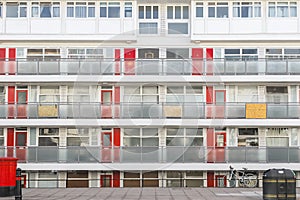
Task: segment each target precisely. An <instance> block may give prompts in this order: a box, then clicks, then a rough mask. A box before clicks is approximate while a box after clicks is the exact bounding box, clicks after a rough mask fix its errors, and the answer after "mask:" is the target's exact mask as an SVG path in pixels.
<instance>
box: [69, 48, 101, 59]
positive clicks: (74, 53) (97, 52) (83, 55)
mask: <svg viewBox="0 0 300 200" xmlns="http://www.w3.org/2000/svg"><path fill="white" fill-rule="evenodd" d="M103 57H104V55H103V49H98V48H86V49H85V48H70V49H68V58H74V59H89V58H95V59H102V58H103Z"/></svg>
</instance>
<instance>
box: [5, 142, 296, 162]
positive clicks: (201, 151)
mask: <svg viewBox="0 0 300 200" xmlns="http://www.w3.org/2000/svg"><path fill="white" fill-rule="evenodd" d="M5 156H14V157H17V158H18V159H19V162H26V163H47V162H57V163H104V162H105V163H107V162H108V163H298V162H300V148H299V147H204V146H188V147H177V146H167V147H155V146H153V147H99V146H94V147H92V146H86V147H75V146H74V147H70V146H68V147H44V146H39V147H3V146H2V147H0V157H5Z"/></svg>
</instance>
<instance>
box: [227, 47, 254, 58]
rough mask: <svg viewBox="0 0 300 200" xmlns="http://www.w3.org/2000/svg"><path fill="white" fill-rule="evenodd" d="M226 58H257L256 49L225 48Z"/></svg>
mask: <svg viewBox="0 0 300 200" xmlns="http://www.w3.org/2000/svg"><path fill="white" fill-rule="evenodd" d="M224 54H225V55H224V57H225V59H226V60H257V59H258V51H257V49H225V51H224Z"/></svg>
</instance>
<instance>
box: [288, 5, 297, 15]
mask: <svg viewBox="0 0 300 200" xmlns="http://www.w3.org/2000/svg"><path fill="white" fill-rule="evenodd" d="M290 17H297V6H291V7H290Z"/></svg>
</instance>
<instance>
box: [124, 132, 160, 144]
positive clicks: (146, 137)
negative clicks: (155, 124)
mask: <svg viewBox="0 0 300 200" xmlns="http://www.w3.org/2000/svg"><path fill="white" fill-rule="evenodd" d="M123 142H124V145H125V146H128V147H140V146H143V147H158V145H159V137H158V129H157V128H142V129H139V128H125V129H124V138H123Z"/></svg>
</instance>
